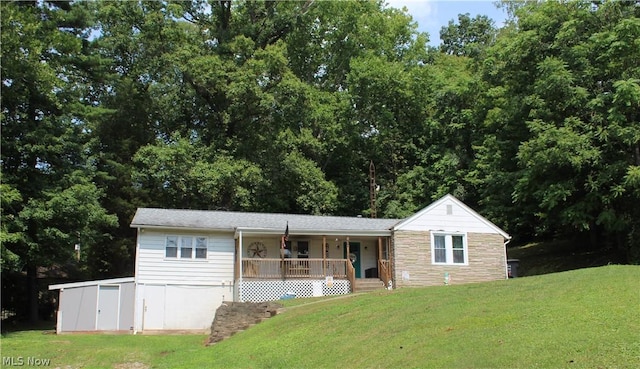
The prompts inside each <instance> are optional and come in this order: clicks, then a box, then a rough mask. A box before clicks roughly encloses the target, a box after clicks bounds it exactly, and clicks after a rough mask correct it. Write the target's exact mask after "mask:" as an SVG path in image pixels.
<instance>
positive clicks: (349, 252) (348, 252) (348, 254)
mask: <svg viewBox="0 0 640 369" xmlns="http://www.w3.org/2000/svg"><path fill="white" fill-rule="evenodd" d="M346 247H347V249H346V251H347V253H346V255H347V260H351V259H350V258H349V257H350V254H351V250H349V236H347V246H346Z"/></svg>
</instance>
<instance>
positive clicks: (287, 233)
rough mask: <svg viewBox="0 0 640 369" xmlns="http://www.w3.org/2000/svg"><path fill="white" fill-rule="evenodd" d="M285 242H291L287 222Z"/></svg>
mask: <svg viewBox="0 0 640 369" xmlns="http://www.w3.org/2000/svg"><path fill="white" fill-rule="evenodd" d="M284 240H285V241H289V222H287V228H285V230H284Z"/></svg>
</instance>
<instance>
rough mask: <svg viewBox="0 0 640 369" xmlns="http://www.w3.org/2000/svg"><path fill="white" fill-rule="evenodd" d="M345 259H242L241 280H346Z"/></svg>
mask: <svg viewBox="0 0 640 369" xmlns="http://www.w3.org/2000/svg"><path fill="white" fill-rule="evenodd" d="M347 270H348V269H347V260H346V259H267V258H265V259H257V258H255V259H243V260H242V278H244V279H282V278H312V279H324V278H325V277H326V276H333V277H334V278H339V279H346V278H347V276H348V275H347Z"/></svg>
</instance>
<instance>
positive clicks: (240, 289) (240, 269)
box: [238, 231, 244, 302]
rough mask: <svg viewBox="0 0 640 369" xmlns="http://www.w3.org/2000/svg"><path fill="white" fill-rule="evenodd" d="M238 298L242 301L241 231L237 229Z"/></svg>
mask: <svg viewBox="0 0 640 369" xmlns="http://www.w3.org/2000/svg"><path fill="white" fill-rule="evenodd" d="M238 265H239V268H238V273H239V274H238V300H239V301H240V302H244V300H243V299H242V275H243V274H244V273H243V271H242V231H238Z"/></svg>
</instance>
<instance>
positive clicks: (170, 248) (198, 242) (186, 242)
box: [164, 236, 207, 259]
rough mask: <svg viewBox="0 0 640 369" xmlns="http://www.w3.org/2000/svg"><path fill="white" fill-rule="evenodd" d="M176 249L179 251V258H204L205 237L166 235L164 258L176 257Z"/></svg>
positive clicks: (205, 253)
mask: <svg viewBox="0 0 640 369" xmlns="http://www.w3.org/2000/svg"><path fill="white" fill-rule="evenodd" d="M194 242H195V243H194ZM178 245H179V246H178ZM194 248H195V251H194ZM178 251H180V256H179V257H180V259H194V258H195V259H206V258H207V238H206V237H190V236H167V240H166V244H165V253H164V256H165V257H166V258H178Z"/></svg>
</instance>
